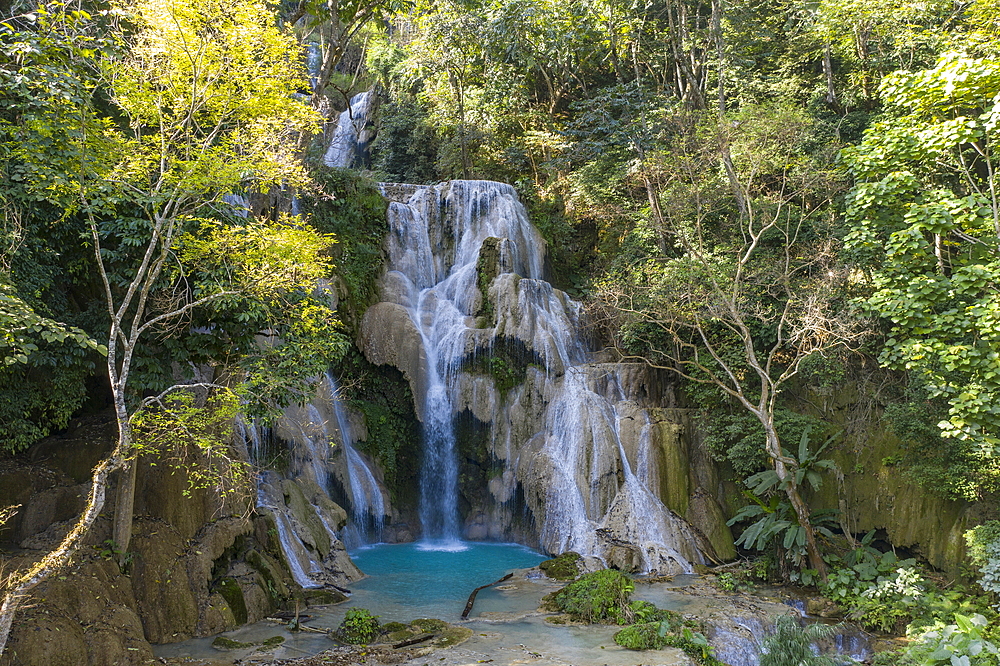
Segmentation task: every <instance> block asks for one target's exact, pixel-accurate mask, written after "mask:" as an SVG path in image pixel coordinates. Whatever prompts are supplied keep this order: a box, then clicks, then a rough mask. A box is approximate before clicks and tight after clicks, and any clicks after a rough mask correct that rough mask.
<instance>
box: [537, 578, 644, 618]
mask: <svg viewBox="0 0 1000 666" xmlns="http://www.w3.org/2000/svg"><path fill="white" fill-rule="evenodd" d="M633 590H635V584H634V583H633V582H632V581H631V579H629V578H628V576H626V575H625V574H623V573H622V572H620V571H615V570H613V569H605V570H603V571H595V572H594V573H589V574H584V575H583V576H581V577H580V578H579V579H577V580H575V581H574V582H572V583H570V584H569V585H567V586H566V587H564V588H563V589H561V590H559V591H558V592H556V593H555V594H554V595H552V603H553V604H554V605H555V606H556V607H557V608H558V609H559V610H560V611H562V612H563V613H568V614H569V615H571V616H572V617H574V618H575V619H581V620H585V621H587V622H603V623H607V624H625V623H626V622H627V621H628V620H630V619H631V609H630V607H629V596H630V595H631V594H632V591H633Z"/></svg>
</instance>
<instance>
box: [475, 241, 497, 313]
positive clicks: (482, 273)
mask: <svg viewBox="0 0 1000 666" xmlns="http://www.w3.org/2000/svg"><path fill="white" fill-rule="evenodd" d="M501 242H502V241H501V240H500V239H499V238H494V237H493V236H490V237H489V238H487V239H486V240H484V241H483V244H482V245H481V246H480V247H479V259H478V260H477V261H476V286H477V287H478V288H479V293H480V295H482V301H481V303H480V306H479V310H477V311H476V313H475V316H477V317H483V319H484V322H483V323H484V324H485V326H487V327H488V326H493V323H494V322H495V321H496V309H495V308H494V306H493V301H491V300H490V284H492V283H493V280H494V279H495V278H496V276H497V275H499V274H500V243H501Z"/></svg>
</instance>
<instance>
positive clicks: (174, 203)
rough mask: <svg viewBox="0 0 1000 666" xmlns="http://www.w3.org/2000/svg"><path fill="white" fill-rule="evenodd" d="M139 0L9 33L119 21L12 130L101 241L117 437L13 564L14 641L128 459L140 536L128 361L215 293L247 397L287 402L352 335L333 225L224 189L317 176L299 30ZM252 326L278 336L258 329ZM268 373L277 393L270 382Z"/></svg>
mask: <svg viewBox="0 0 1000 666" xmlns="http://www.w3.org/2000/svg"><path fill="white" fill-rule="evenodd" d="M125 9H126V8H124V7H123V8H121V9H119V10H118V11H116V12H112V13H107V14H102V15H99V16H96V17H91V16H90V15H89V14H86V13H85V12H80V11H77V12H72V13H67V12H68V10H66V9H65V8H63V7H61V6H53V7H51V8H45V7H43V8H40V10H39V11H38V12H36V13H35V14H34V15H32V16H28V17H24V18H23V19H22V24H23V25H25V26H26V29H25V30H24V31H22V32H16V31H13V30H12V31H9V32H6V33H4V35H3V36H4V39H5V42H6V45H8V48H10V50H11V51H14V52H19V53H21V54H23V55H22V56H20V57H22V58H30V57H31V56H32V53H33V51H32V50H31V49H18V48H17V44H18V43H20V44H30V43H32V41H33V40H36V39H37V38H38V35H39V34H49V35H52V34H55V35H58V34H59V33H60V31H63V32H65V31H70V32H73V33H74V34H76V33H77V32H79V31H80V30H81V25H82V26H83V29H92V30H96V31H100V30H107V31H108V35H109V42H108V44H109V47H108V48H105V49H94V48H89V47H87V48H71V49H70V50H69V53H70V55H71V59H72V60H74V68H72V69H70V70H63V71H64V72H65V75H66V76H69V77H73V76H78V75H79V73H80V72H81V71H89V72H90V77H91V78H90V79H88V80H87V81H85V82H83V83H82V84H81V85H80V86H78V88H77V92H78V93H79V94H77V95H75V96H73V97H66V96H61V95H58V94H51V95H44V96H37V97H36V98H34V99H33V104H34V106H35V107H37V108H34V109H30V110H29V111H30V112H26V113H24V114H22V115H21V116H20V117H19V118H17V119H16V123H15V125H14V127H13V128H10V131H8V132H5V135H4V139H5V142H4V149H5V155H6V156H7V159H8V160H9V161H10V164H7V165H6V166H7V168H8V171H9V172H13V173H16V174H17V176H18V179H19V180H20V181H22V182H24V183H25V184H26V185H25V191H26V193H27V195H29V196H34V197H37V198H40V199H45V200H47V201H50V202H51V203H52V204H53V205H58V206H60V207H62V208H63V209H64V211H65V213H64V219H65V220H66V223H67V224H70V223H71V222H72V221H73V220H77V221H78V222H79V223H80V225H81V228H80V231H81V232H83V234H84V237H85V238H86V239H87V240H86V242H87V243H88V244H89V247H90V250H91V252H92V257H93V263H92V264H91V266H92V269H93V270H95V271H96V273H97V276H98V279H97V283H98V285H99V288H100V291H101V293H102V294H103V301H104V306H105V312H106V322H107V326H108V328H107V329H106V330H107V335H106V342H105V347H106V350H107V374H108V379H109V383H110V387H111V393H112V395H113V401H114V409H115V415H116V419H117V426H118V438H117V442H116V444H115V446H114V449H113V451H112V452H111V454H110V455H109V456H108V457H107V458H105V459H104V460H103V461H102V462H101V463H100V464H98V465H97V467H95V469H94V472H93V478H92V485H91V490H90V494H89V496H88V500H87V504H86V508H85V510H84V512H83V514H82V515H81V516H80V518H79V519H78V520H77V522H76V523H75V525H74V526H73V528H72V529H71V530H70V532H69V534H68V535H67V536H66V538H65V539H64V540H63V541H62V542H61V543H60V544H59V546H58V547H57V548H56V549H55V550H53V551H52V552H50V553H48V554H47V555H46V556H45V557H44V558H42V559H41V561H39V562H38V563H37V564H35V565H34V566H31V567H29V568H28V569H27V570H25V571H19V572H15V573H14V574H13V575H12V576H10V577H9V578H8V579H7V580H6V583H5V586H4V589H3V602H2V606H0V651H2V649H3V646H4V645H5V643H6V639H7V636H8V633H9V630H10V627H11V622H12V619H13V616H14V613H15V612H16V610H17V608H18V605H19V604H20V603H21V602H22V601H23V599H24V596H25V594H27V593H28V592H29V591H30V589H32V588H33V587H34V586H36V585H37V584H38V583H39V582H41V581H42V580H44V579H45V578H46V577H47V576H49V575H50V574H51V573H52V572H53V571H55V570H56V569H57V568H58V567H60V566H62V565H64V564H65V563H66V562H67V561H68V560H69V558H70V557H71V556H72V554H73V552H74V551H75V550H76V549H77V548H79V546H80V544H81V542H82V541H83V539H84V537H85V536H86V534H87V531H88V530H89V528H90V527H91V526H92V525H93V523H94V521H95V520H96V518H97V515H98V513H99V512H100V511H101V509H102V507H103V505H104V502H105V493H106V489H107V484H108V480H109V476H110V475H111V474H112V473H114V472H116V471H119V470H121V474H120V475H119V477H120V478H119V481H118V498H117V504H116V514H115V525H114V538H115V541H116V543H117V548H118V550H120V551H122V552H124V551H125V550H126V549H127V548H128V542H129V540H130V537H131V524H132V515H131V512H132V500H133V497H134V492H135V452H136V447H135V439H134V432H133V419H134V417H135V414H136V411H137V409H138V408H139V406H140V405H139V404H137V403H136V401H135V395H134V393H133V392H132V391H131V390H130V378H131V377H132V376H133V372H134V369H135V365H136V362H137V360H139V359H140V358H141V354H142V353H143V348H142V345H143V341H144V340H148V339H149V338H151V337H152V336H153V335H154V334H155V335H156V337H157V338H158V339H161V340H162V339H166V338H171V337H173V338H185V337H188V336H192V335H194V331H192V330H191V326H192V323H193V322H194V321H195V320H194V319H193V318H194V317H196V316H197V314H198V313H199V312H200V311H204V310H206V309H210V310H211V311H212V313H213V315H214V316H215V317H217V318H218V324H216V325H217V326H218V330H214V331H212V332H211V333H210V334H209V335H210V337H211V336H216V337H224V336H225V335H226V331H227V328H229V327H228V326H227V325H226V321H227V319H228V321H236V322H243V323H245V324H248V325H249V326H252V327H253V330H252V331H249V332H248V331H244V333H243V336H242V339H241V341H242V342H243V346H242V347H240V346H237V348H236V349H234V350H232V352H233V353H235V358H233V357H230V358H229V359H215V362H216V363H219V362H220V361H229V362H230V365H233V364H240V363H241V362H242V363H241V365H237V366H236V367H233V368H232V369H233V370H237V371H241V372H240V374H242V375H243V376H244V378H245V379H244V385H245V386H247V388H248V392H247V393H245V395H246V396H247V397H249V398H253V397H258V398H261V397H272V398H274V399H276V400H278V401H286V402H287V401H290V400H295V399H296V398H297V397H300V396H301V395H302V394H303V393H302V392H304V391H305V389H306V388H307V384H308V381H307V378H308V377H309V376H311V375H316V374H319V371H320V370H322V369H323V368H325V367H326V364H327V363H328V362H329V361H330V360H331V359H332V358H333V357H334V356H335V355H336V354H337V353H338V352H340V351H342V348H343V337H342V336H341V335H340V334H339V333H338V332H337V331H336V330H335V327H334V323H335V322H334V321H333V318H332V317H333V313H332V312H331V310H330V308H329V305H328V300H327V299H325V297H324V296H323V294H321V293H316V283H317V280H318V279H319V278H321V277H323V276H325V275H326V273H327V270H328V268H329V267H328V265H327V263H326V261H325V260H324V259H323V254H324V252H325V250H326V248H327V246H328V245H329V243H330V239H329V238H326V237H323V236H321V235H319V234H317V233H315V232H314V231H312V230H311V229H310V228H309V227H307V226H304V225H302V224H301V222H300V221H298V220H295V219H291V218H279V219H278V220H276V221H270V220H256V219H254V218H253V217H243V216H242V215H240V214H238V213H239V211H236V210H234V209H233V208H232V206H230V205H229V204H227V203H225V202H224V201H223V196H224V195H226V194H227V193H230V192H233V191H235V190H237V189H241V190H254V189H260V188H265V189H266V188H268V187H271V186H273V185H275V184H281V183H301V182H303V181H304V174H303V169H302V167H301V165H300V164H299V163H298V161H297V160H296V158H295V155H294V154H293V153H292V147H293V146H294V145H295V139H296V138H297V136H298V135H299V134H300V133H301V132H308V131H311V130H312V129H313V128H314V127H315V123H316V117H315V114H314V112H313V111H312V110H311V109H310V108H309V107H308V106H307V105H305V104H303V103H301V102H299V101H297V100H296V99H295V98H294V96H293V94H292V93H294V92H295V91H296V90H297V89H298V88H299V87H300V86H301V83H302V77H301V72H300V70H299V63H300V57H299V55H300V53H299V49H298V47H297V45H296V43H295V41H294V39H293V38H291V37H290V36H288V35H286V34H284V33H282V32H281V31H280V30H278V29H277V28H276V27H275V25H274V15H273V13H272V12H271V11H270V9H269V7H268V6H267V5H266V4H265V3H264V2H262V1H250V2H239V3H229V2H227V1H226V0H209V1H207V2H206V1H198V2H195V1H194V0H145V1H143V2H140V3H138V4H136V5H133V6H130V7H128V13H127V20H128V25H127V26H126V25H120V24H119V23H118V17H119V16H121V15H123V14H124V13H125V11H124V10H125ZM113 42H117V43H118V44H120V45H121V46H122V47H123V48H121V49H115V48H111V46H113V44H112V43H113ZM42 69H43V71H44V68H42ZM45 73H50V72H45ZM29 106H30V105H29ZM102 107H105V108H109V111H110V113H108V114H104V113H102V110H101V109H102ZM43 323H44V322H43ZM254 333H262V334H266V335H269V336H270V342H269V343H268V344H267V345H260V344H256V343H253V344H247V340H250V341H252V340H253V337H254ZM102 337H103V336H102ZM241 357H242V358H241ZM264 375H267V376H268V378H267V379H265V378H264V377H263V376H264ZM193 381H194V382H195V383H198V384H203V382H197V380H193ZM189 383H191V382H185V381H183V380H182V381H181V384H182V385H183V384H189ZM268 385H272V386H276V387H277V388H278V391H277V394H275V393H273V392H272V393H271V395H270V396H264V395H263V394H264V393H265V392H264V391H263V390H262V389H263V387H266V386H268ZM296 391H299V393H298V395H296Z"/></svg>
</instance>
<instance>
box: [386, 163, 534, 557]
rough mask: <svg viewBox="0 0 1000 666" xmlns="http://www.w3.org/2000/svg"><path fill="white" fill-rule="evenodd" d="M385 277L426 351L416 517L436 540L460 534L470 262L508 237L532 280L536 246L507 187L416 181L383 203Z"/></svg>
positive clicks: (512, 256) (472, 290)
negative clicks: (460, 399)
mask: <svg viewBox="0 0 1000 666" xmlns="http://www.w3.org/2000/svg"><path fill="white" fill-rule="evenodd" d="M389 226H390V235H389V255H390V257H389V265H388V270H389V275H387V278H386V279H387V280H389V281H392V282H393V283H395V284H396V285H397V294H396V296H397V300H398V301H399V304H400V305H402V306H403V307H404V308H406V311H407V313H408V316H409V318H410V321H411V322H412V324H413V327H414V329H415V330H416V332H417V333H418V335H419V342H420V347H421V351H422V353H423V363H422V367H421V372H422V382H421V383H422V386H421V390H420V391H419V393H418V395H420V396H421V398H422V400H421V404H420V405H418V410H419V412H420V414H421V416H422V420H423V437H424V457H423V464H422V469H421V475H420V507H419V513H420V521H421V523H422V526H423V531H424V537H425V538H426V539H429V540H431V541H435V542H455V541H457V540H458V538H459V520H458V461H457V459H456V442H455V432H454V427H453V423H452V420H453V418H452V417H453V411H454V409H453V402H454V401H453V397H454V393H455V389H456V380H457V375H458V371H459V365H460V361H461V360H462V359H463V358H464V357H465V356H466V355H467V353H468V351H469V350H468V337H469V334H470V333H471V332H472V331H473V330H474V328H475V322H474V315H475V314H476V307H477V305H478V303H477V301H476V295H477V294H478V291H477V289H476V279H477V273H476V263H477V260H478V259H479V249H480V247H481V246H482V244H483V241H485V240H486V239H487V238H491V237H493V238H506V239H511V240H512V241H514V242H513V244H512V245H511V247H510V248H509V249H508V251H507V253H506V256H505V257H504V260H505V262H507V263H509V264H510V266H511V268H512V269H514V270H517V271H518V272H519V274H521V275H524V276H526V277H528V278H533V279H538V278H540V277H541V273H542V255H541V252H540V248H541V247H542V246H543V243H542V240H541V238H540V237H539V236H538V232H537V231H535V229H534V228H533V227H532V226H531V225H530V223H529V222H528V218H527V215H526V214H525V212H524V209H523V207H522V206H521V205H520V203H519V202H518V200H517V195H516V193H515V192H514V188H512V187H511V186H510V185H503V184H501V183H492V182H487V181H452V182H450V183H446V184H443V185H440V186H436V187H417V188H414V191H413V194H412V196H411V197H410V198H409V199H408V201H406V202H405V203H403V202H393V203H391V204H390V207H389Z"/></svg>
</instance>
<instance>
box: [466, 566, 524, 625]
mask: <svg viewBox="0 0 1000 666" xmlns="http://www.w3.org/2000/svg"><path fill="white" fill-rule="evenodd" d="M513 576H514V574H512V573H509V574H507V575H506V576H504V577H503V578H501V579H500V580H495V581H493V582H492V583H490V584H489V585H480V586H479V587H477V588H476V589H474V590H473V591H472V594H470V595H469V600H468V601H466V602H465V610H464V611H462V619H463V620H464V619H465V618H467V617H469V613H471V612H472V604H474V603H476V595H477V594H479V590H485V589H486V588H488V587H493V586H494V585H498V584H500V583H502V582H504V581H505V580H509V579H510V578H512V577H513Z"/></svg>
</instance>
